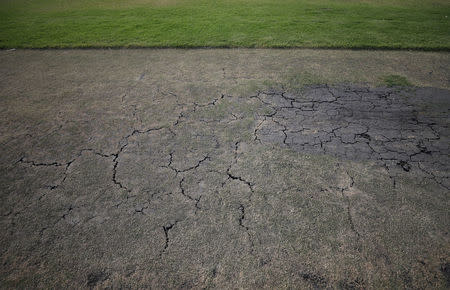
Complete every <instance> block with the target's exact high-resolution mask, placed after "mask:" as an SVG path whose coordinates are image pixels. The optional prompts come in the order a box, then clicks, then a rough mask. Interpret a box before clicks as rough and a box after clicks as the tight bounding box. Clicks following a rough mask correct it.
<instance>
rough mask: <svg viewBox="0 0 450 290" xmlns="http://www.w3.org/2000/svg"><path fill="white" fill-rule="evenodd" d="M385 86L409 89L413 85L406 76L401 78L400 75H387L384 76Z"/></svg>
mask: <svg viewBox="0 0 450 290" xmlns="http://www.w3.org/2000/svg"><path fill="white" fill-rule="evenodd" d="M382 81H383V84H384V85H386V86H387V87H390V88H391V87H408V86H412V84H411V83H410V82H409V81H408V79H407V78H405V77H404V76H399V75H387V76H384V77H383V79H382Z"/></svg>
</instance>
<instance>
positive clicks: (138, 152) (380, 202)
mask: <svg viewBox="0 0 450 290" xmlns="http://www.w3.org/2000/svg"><path fill="white" fill-rule="evenodd" d="M449 59H450V58H449V54H448V53H425V52H395V51H392V52H388V51H386V52H382V51H378V52H370V51H333V50H325V51H320V50H220V49H218V50H48V51H46V50H43V51H33V50H26V51H21V50H18V51H1V52H0V63H1V64H2V65H1V66H0V94H1V96H0V111H1V119H0V122H1V123H0V124H1V126H0V130H1V131H0V132H1V134H0V142H1V147H0V148H1V149H0V150H1V151H0V153H1V154H0V161H1V162H0V172H1V182H0V227H1V236H0V263H1V266H0V288H17V287H19V288H61V287H69V288H164V289H165V288H196V289H197V288H252V289H259V288H339V289H341V288H344V289H346V288H389V289H391V288H420V289H423V288H426V289H439V288H440V289H446V288H447V289H448V287H449V286H450V238H449V229H450V217H449V208H450V198H449V189H450V180H449V175H450V174H449V171H450V157H449V156H450V148H449V146H450V129H449V125H450V118H449V111H450V90H449V79H448V78H449V75H450V74H449V69H448V67H449V64H450V61H449ZM389 74H399V75H403V76H406V77H407V78H408V80H410V81H412V82H413V83H414V84H415V85H416V86H414V87H407V88H400V87H393V88H387V87H384V86H383V85H382V84H380V83H379V82H378V80H379V79H380V78H381V77H382V76H383V75H389ZM305 75H306V76H307V79H309V80H310V79H311V78H312V77H311V76H314V78H316V79H315V81H314V82H311V81H310V82H309V83H308V84H306V83H305V84H302V85H301V86H300V83H301V82H303V81H304V80H305V79H304V78H302V76H305ZM296 82H298V84H299V85H298V86H296ZM313 83H314V84H313Z"/></svg>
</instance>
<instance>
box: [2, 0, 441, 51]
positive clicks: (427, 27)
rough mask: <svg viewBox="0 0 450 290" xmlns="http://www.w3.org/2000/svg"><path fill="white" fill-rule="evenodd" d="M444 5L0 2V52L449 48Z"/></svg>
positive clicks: (425, 1)
mask: <svg viewBox="0 0 450 290" xmlns="http://www.w3.org/2000/svg"><path fill="white" fill-rule="evenodd" d="M449 21H450V2H448V1H446V0H422V1H419V0H409V1H408V0H391V1H388V0H372V1H369V0H359V1H358V0H341V1H337V0H184V1H182V0H78V1H74V0H0V48H47V47H54V48H60V47H61V48H62V47H311V48H312V47H327V48H388V49H425V50H449V49H450V24H449Z"/></svg>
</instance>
